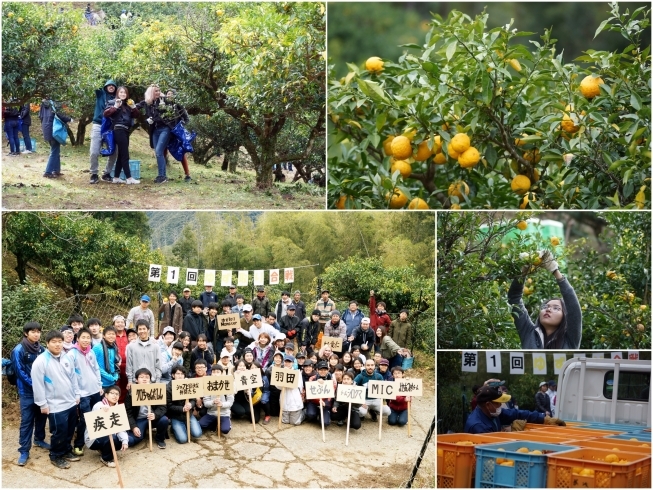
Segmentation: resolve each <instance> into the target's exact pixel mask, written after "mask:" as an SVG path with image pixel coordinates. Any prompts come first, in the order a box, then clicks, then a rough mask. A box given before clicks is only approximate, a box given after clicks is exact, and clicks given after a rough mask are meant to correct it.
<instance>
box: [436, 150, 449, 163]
mask: <svg viewBox="0 0 653 490" xmlns="http://www.w3.org/2000/svg"><path fill="white" fill-rule="evenodd" d="M433 163H436V164H438V165H444V164H445V163H447V157H446V156H445V155H444V153H442V152H440V153H436V154H435V157H434V158H433Z"/></svg>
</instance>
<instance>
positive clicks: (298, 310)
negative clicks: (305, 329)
mask: <svg viewBox="0 0 653 490" xmlns="http://www.w3.org/2000/svg"><path fill="white" fill-rule="evenodd" d="M291 303H292V304H293V305H295V316H296V317H297V318H299V321H300V322H301V321H302V320H303V319H304V318H306V305H305V304H304V302H303V301H302V300H299V301H295V300H294V299H293V300H292V301H291Z"/></svg>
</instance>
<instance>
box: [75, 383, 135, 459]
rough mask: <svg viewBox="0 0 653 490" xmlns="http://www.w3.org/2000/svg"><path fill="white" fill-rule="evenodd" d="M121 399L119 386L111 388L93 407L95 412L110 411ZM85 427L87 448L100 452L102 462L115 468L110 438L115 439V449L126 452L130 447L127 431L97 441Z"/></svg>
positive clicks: (99, 438)
mask: <svg viewBox="0 0 653 490" xmlns="http://www.w3.org/2000/svg"><path fill="white" fill-rule="evenodd" d="M119 398H120V388H119V387H118V386H109V387H108V388H107V389H106V390H105V391H104V398H103V399H102V400H100V401H99V402H97V403H96V404H95V405H93V410H91V412H95V411H96V410H109V408H111V407H115V406H116V404H117V403H118V399H119ZM84 425H85V430H84V442H85V444H86V447H87V448H89V449H92V450H94V451H100V461H101V462H102V464H103V465H104V466H108V467H109V468H115V467H116V463H115V462H114V461H113V451H112V450H111V442H110V441H109V437H113V442H114V447H115V446H118V445H119V447H120V450H121V451H126V450H127V448H128V447H129V437H128V436H127V431H126V430H124V431H121V432H117V433H116V434H112V435H111V436H104V437H98V438H97V439H92V438H91V435H90V434H89V430H88V427H86V424H84ZM126 427H127V422H126V421H125V428H126Z"/></svg>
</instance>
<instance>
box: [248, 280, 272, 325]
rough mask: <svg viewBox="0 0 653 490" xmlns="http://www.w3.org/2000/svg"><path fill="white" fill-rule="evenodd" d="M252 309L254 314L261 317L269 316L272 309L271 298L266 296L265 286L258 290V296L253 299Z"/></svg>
mask: <svg viewBox="0 0 653 490" xmlns="http://www.w3.org/2000/svg"><path fill="white" fill-rule="evenodd" d="M252 309H253V311H254V315H261V318H267V317H268V315H269V314H270V312H271V311H272V310H271V307H270V300H269V299H268V297H267V296H265V288H264V287H263V286H259V288H258V289H257V291H256V298H254V299H253V300H252Z"/></svg>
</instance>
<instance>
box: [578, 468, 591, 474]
mask: <svg viewBox="0 0 653 490" xmlns="http://www.w3.org/2000/svg"><path fill="white" fill-rule="evenodd" d="M579 475H580V476H594V470H590V469H589V468H585V469H583V471H581V472H580V473H579Z"/></svg>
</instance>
